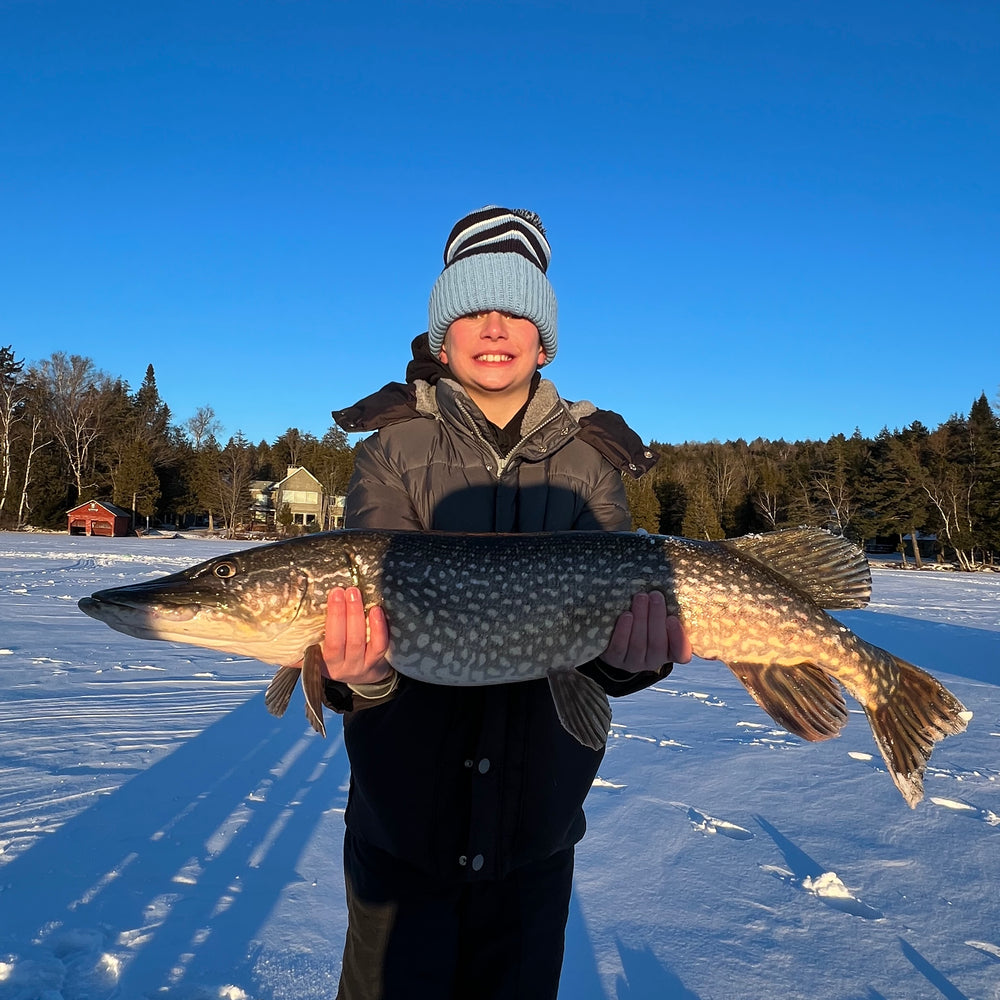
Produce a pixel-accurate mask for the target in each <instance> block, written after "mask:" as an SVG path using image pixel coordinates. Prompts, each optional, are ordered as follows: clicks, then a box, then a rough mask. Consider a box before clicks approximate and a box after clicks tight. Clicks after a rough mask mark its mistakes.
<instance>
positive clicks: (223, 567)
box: [212, 562, 236, 580]
mask: <svg viewBox="0 0 1000 1000" xmlns="http://www.w3.org/2000/svg"><path fill="white" fill-rule="evenodd" d="M212 572H213V573H214V574H215V575H216V576H217V577H218V578H219V579H220V580H228V579H229V578H230V577H231V576H236V563H231V562H220V563H218V564H217V565H215V566H214V567H212Z"/></svg>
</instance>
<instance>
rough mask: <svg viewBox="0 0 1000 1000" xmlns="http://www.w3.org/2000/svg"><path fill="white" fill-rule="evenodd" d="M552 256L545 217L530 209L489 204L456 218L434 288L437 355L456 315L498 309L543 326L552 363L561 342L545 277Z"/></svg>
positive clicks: (431, 328) (431, 317) (431, 332)
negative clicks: (543, 223)
mask: <svg viewBox="0 0 1000 1000" xmlns="http://www.w3.org/2000/svg"><path fill="white" fill-rule="evenodd" d="M551 256H552V250H551V249H550V247H549V241H548V240H547V239H546V238H545V229H544V228H543V226H542V220H541V219H539V218H538V216H537V215H535V213H534V212H529V211H528V210H527V209H524V208H500V207H498V206H497V205H487V206H486V207H485V208H481V209H479V210H478V211H476V212H472V213H471V214H469V215H467V216H465V218H463V219H460V220H459V221H458V222H456V223H455V227H454V229H452V231H451V235H450V236H449V237H448V242H447V243H446V244H445V248H444V270H443V271H442V272H441V274H440V276H439V277H438V279H437V281H436V282H435V283H434V287H433V288H432V289H431V301H430V305H429V306H428V331H427V332H428V340H429V344H430V349H431V353H432V354H434V356H435V357H436V356H437V355H438V353H439V352H440V350H441V345H442V344H443V343H444V335H445V334H446V333H447V332H448V327H449V326H451V324H452V322H453V321H454V320H456V319H458V318H459V317H460V316H468V315H470V314H472V313H477V312H488V311H492V310H494V309H495V310H497V311H498V312H505V313H510V314H511V315H513V316H521V317H523V318H524V319H530V320H531V322H532V323H534V324H535V326H537V327H538V333H539V336H540V338H541V341H542V347H543V348H544V349H545V363H546V364H548V363H549V362H550V361H551V360H552V359H553V358H554V357H555V355H556V347H557V346H558V339H557V336H556V295H555V292H554V291H553V290H552V286H551V285H550V284H549V279H548V278H546V277H545V272H546V270H547V269H548V266H549V258H550V257H551Z"/></svg>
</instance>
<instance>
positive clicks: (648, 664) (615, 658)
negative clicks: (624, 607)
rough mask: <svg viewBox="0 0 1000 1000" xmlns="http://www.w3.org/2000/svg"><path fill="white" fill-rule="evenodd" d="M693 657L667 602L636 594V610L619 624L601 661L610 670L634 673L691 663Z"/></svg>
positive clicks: (656, 596) (654, 593) (657, 596)
mask: <svg viewBox="0 0 1000 1000" xmlns="http://www.w3.org/2000/svg"><path fill="white" fill-rule="evenodd" d="M691 656H692V651H691V641H690V640H689V639H688V637H687V635H686V633H685V632H684V628H683V626H682V625H681V623H680V619H678V618H677V616H676V615H667V602H666V600H665V599H664V597H663V594H661V593H660V592H659V591H656V590H654V591H652V592H650V593H648V594H646V593H642V594H636V595H635V596H634V597H633V598H632V608H631V610H630V611H626V612H624V613H623V614H622V615H621V616H620V617H619V618H618V621H617V622H615V628H614V631H613V632H612V633H611V641H610V642H609V643H608V648H607V649H605V650H604V652H603V653H601V659H602V660H603V661H604V662H605V663H606V664H607V665H608V666H609V667H618V668H619V669H621V670H627V671H629V672H630V673H640V672H641V671H644V670H659V669H660V667H662V666H663V664H664V663H687V662H689V661H690V659H691Z"/></svg>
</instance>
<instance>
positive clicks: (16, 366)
mask: <svg viewBox="0 0 1000 1000" xmlns="http://www.w3.org/2000/svg"><path fill="white" fill-rule="evenodd" d="M23 371H24V361H23V360H21V361H18V360H17V359H16V358H15V357H14V350H13V347H12V346H10V345H8V346H7V347H0V519H2V518H3V512H4V507H5V506H6V504H7V494H8V491H9V490H10V479H11V475H12V473H13V459H12V455H13V451H14V425H15V424H16V423H18V421H20V420H22V419H23V417H24V403H25V400H26V399H27V386H26V383H25V381H24V380H23V378H22V377H21V373H22V372H23Z"/></svg>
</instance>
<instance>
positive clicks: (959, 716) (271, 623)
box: [80, 528, 971, 806]
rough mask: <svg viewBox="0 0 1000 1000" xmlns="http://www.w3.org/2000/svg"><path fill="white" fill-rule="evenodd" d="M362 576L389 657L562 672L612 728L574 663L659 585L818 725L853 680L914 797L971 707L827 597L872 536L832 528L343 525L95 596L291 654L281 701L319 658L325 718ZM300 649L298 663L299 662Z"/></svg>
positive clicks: (440, 679) (695, 626) (568, 696)
mask: <svg viewBox="0 0 1000 1000" xmlns="http://www.w3.org/2000/svg"><path fill="white" fill-rule="evenodd" d="M347 586H357V587H359V588H360V589H361V591H362V593H363V595H364V600H365V604H366V607H372V606H374V605H376V604H381V605H383V607H384V609H385V612H386V617H387V619H388V622H389V633H390V645H389V652H388V659H389V661H390V662H391V663H392V665H393V666H394V667H395V669H396V670H397V671H399V672H400V673H401V674H404V675H406V676H408V677H412V678H417V679H419V680H422V681H427V682H430V683H433V684H452V685H480V684H506V683H509V682H512V681H527V680H533V679H537V678H543V677H547V678H548V681H549V685H550V687H551V691H552V696H553V699H554V701H555V705H556V708H557V711H558V713H559V718H560V720H561V722H562V724H563V726H564V727H565V728H566V729H567V730H568V731H569V732H570V733H572V734H573V736H575V737H576V738H577V739H578V740H579V741H580V742H581V743H584V744H585V745H587V746H590V747H593V748H595V749H597V748H599V747H601V746H603V744H604V742H605V740H606V738H607V734H608V727H609V724H610V720H611V709H610V706H609V704H608V699H607V696H606V694H605V693H604V690H603V689H602V688H601V687H600V686H599V685H598V684H597V683H596V682H594V681H592V680H590V679H589V678H587V677H586V676H584V675H583V674H581V673H580V672H579V671H577V670H575V669H574V668H575V667H576V666H577V665H579V664H581V663H585V662H586V661H588V660H590V659H592V658H593V657H595V656H597V655H598V654H599V653H600V652H601V651H602V650H603V649H604V648H605V646H606V645H607V643H608V641H609V639H610V636H611V632H612V628H613V626H614V622H615V620H616V619H617V617H618V616H619V615H620V614H621V613H622V611H625V610H627V609H628V607H629V604H630V602H631V598H632V595H633V594H635V593H637V592H640V591H653V590H658V591H661V592H662V593H663V594H664V595H665V597H666V601H667V608H668V611H669V612H670V613H672V614H677V615H679V616H680V619H681V622H682V623H683V625H684V628H685V629H686V631H687V634H688V636H689V637H690V640H691V645H692V647H693V649H694V651H695V653H696V655H698V656H700V657H703V658H705V659H710V660H722V661H723V662H724V663H725V664H726V665H727V666H728V667H729V669H730V670H732V671H733V673H734V674H735V675H736V676H737V677H738V678H739V679H740V681H742V683H743V684H744V685H745V686H746V688H747V690H748V691H749V692H750V694H751V695H753V697H754V699H755V700H756V701H757V703H758V704H759V705H760V706H761V707H762V708H763V709H764V711H765V712H767V713H768V714H769V715H770V716H771V718H773V719H774V720H775V721H776V722H778V723H779V724H780V725H781V726H783V727H785V728H786V729H787V730H789V732H791V733H794V734H795V735H797V736H800V737H802V738H803V739H806V740H825V739H829V738H830V737H833V736H836V735H838V734H839V732H840V730H841V728H842V727H843V726H844V725H845V723H846V722H847V706H846V704H845V702H844V698H843V696H842V694H841V691H840V685H842V686H843V687H844V688H845V689H846V690H847V691H848V692H849V693H850V695H851V696H852V697H853V698H855V699H856V700H857V701H858V702H859V703H860V704H861V705H862V707H863V708H864V710H865V713H866V715H867V717H868V721H869V723H870V725H871V728H872V731H873V733H874V734H875V741H876V743H877V744H878V747H879V750H880V751H881V752H882V756H883V757H884V759H885V762H886V765H887V767H888V769H889V773H890V774H891V776H892V779H893V781H894V782H895V783H896V786H897V787H898V788H899V790H900V792H902V794H903V797H904V798H905V799H906V801H907V803H909V805H910V806H915V805H916V804H917V802H919V801H920V799H921V797H922V795H923V772H924V768H925V765H926V763H927V760H928V758H929V757H930V754H931V750H932V749H933V747H934V744H935V742H936V741H937V740H940V739H942V738H943V737H945V736H948V735H950V734H952V733H959V732H962V731H963V730H964V729H965V728H966V726H967V724H968V721H969V719H970V718H971V713H970V712H967V711H966V710H965V708H964V707H963V706H962V704H961V703H960V702H959V701H958V699H957V698H955V697H954V696H953V695H952V694H951V693H950V692H949V691H948V690H947V689H945V688H944V687H943V686H942V685H941V684H940V683H938V681H937V680H935V679H934V678H933V677H931V676H930V675H929V674H927V673H925V672H924V671H923V670H921V669H919V668H918V667H915V666H912V665H911V664H909V663H906V662H904V661H902V660H900V659H898V658H897V657H895V656H893V655H892V654H891V653H889V652H887V651H886V650H884V649H880V648H879V647H878V646H873V645H872V644H870V643H868V642H865V641H864V640H863V639H861V638H859V637H858V636H857V635H855V634H854V633H853V632H852V631H851V630H850V629H848V628H847V627H846V626H844V625H841V624H840V623H839V622H838V621H836V620H835V619H834V618H832V617H831V616H830V615H828V614H827V613H826V611H824V610H823V609H824V608H825V609H843V608H858V607H863V606H864V605H866V604H867V603H868V599H869V597H870V594H871V576H870V572H869V568H868V563H867V560H866V559H865V557H864V554H863V553H862V552H860V550H858V549H857V548H856V547H855V546H853V545H852V544H850V543H849V542H847V541H845V540H844V539H842V538H839V537H836V536H834V535H831V534H829V533H828V532H825V531H822V530H820V529H812V528H796V529H789V530H785V531H778V532H771V533H769V534H764V535H747V536H745V537H743V538H736V539H729V540H726V541H720V542H707V541H693V540H690V539H685V538H672V537H667V536H661V535H646V534H631V533H615V532H566V533H559V534H523V535H518V534H514V535H463V534H448V533H437V532H432V533H427V534H424V533H420V532H405V531H366V530H345V531H335V532H329V533H326V534H318V535H311V536H304V537H300V538H295V539H291V540H288V541H284V542H275V543H273V544H269V545H261V546H257V547H255V548H250V549H245V550H243V551H240V552H234V553H231V554H227V555H223V556H219V557H218V558H215V559H210V560H208V561H207V562H203V563H201V564H199V565H197V566H194V567H192V568H191V569H187V570H184V571H183V572H180V573H175V574H173V575H171V576H167V577H163V578H161V579H157V580H152V581H150V582H148V583H139V584H134V585H132V586H127V587H117V588H114V589H111V590H102V591H100V592H98V593H96V594H94V595H93V596H92V597H89V598H84V599H83V600H82V601H80V608H81V609H82V610H83V611H85V612H86V613H87V614H88V615H90V616H92V617H94V618H97V619H99V620H101V621H103V622H105V623H106V624H108V625H110V626H111V627H112V628H114V629H117V630H118V631H120V632H125V633H127V634H129V635H133V636H138V637H139V638H145V639H167V640H172V641H175V642H185V643H191V644H194V645H196V646H205V647H208V648H211V649H219V650H225V651H226V652H229V653H235V654H239V655H245V656H252V657H255V658H256V659H259V660H262V661H264V662H267V663H274V664H279V665H282V669H281V670H279V671H278V672H277V674H276V675H275V677H274V680H273V681H272V683H271V686H270V687H269V689H268V694H267V698H266V701H267V704H268V708H269V709H270V710H271V711H272V712H273V713H274V714H276V715H280V714H281V713H283V712H284V710H285V708H286V706H287V704H288V701H289V698H290V696H291V692H292V689H293V688H294V686H295V683H296V681H297V680H298V676H299V673H300V672H301V673H302V674H303V687H304V689H305V692H306V701H307V716H308V717H309V719H310V721H311V722H312V724H313V726H314V728H316V729H317V730H319V731H321V732H323V731H325V730H324V727H323V718H322V712H323V709H322V693H323V681H322V675H321V668H322V656H321V654H320V652H319V645H318V644H319V643H320V642H321V641H322V636H323V628H324V619H325V612H326V597H327V594H328V592H329V591H330V589H331V588H333V587H347ZM300 668H301V670H300Z"/></svg>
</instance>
